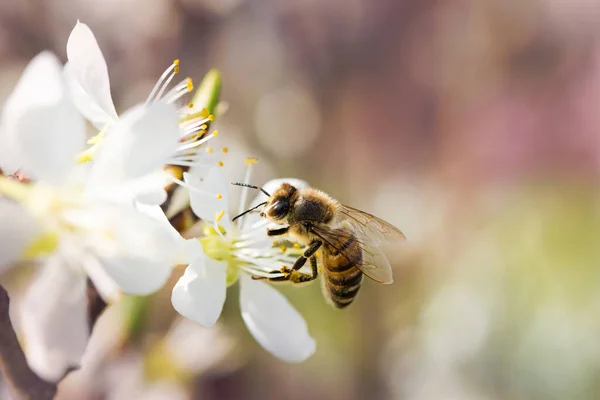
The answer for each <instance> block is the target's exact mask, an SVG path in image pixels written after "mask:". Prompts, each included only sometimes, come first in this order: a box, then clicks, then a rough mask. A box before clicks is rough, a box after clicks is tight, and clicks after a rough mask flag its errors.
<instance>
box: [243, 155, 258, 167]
mask: <svg viewBox="0 0 600 400" xmlns="http://www.w3.org/2000/svg"><path fill="white" fill-rule="evenodd" d="M244 163H246V165H253V164H257V163H258V158H256V157H247V158H246V159H245V160H244Z"/></svg>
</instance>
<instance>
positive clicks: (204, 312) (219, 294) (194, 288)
mask: <svg viewBox="0 0 600 400" xmlns="http://www.w3.org/2000/svg"><path fill="white" fill-rule="evenodd" d="M226 273H227V263H226V262H224V261H216V260H213V259H211V258H209V257H207V256H204V257H202V258H200V259H198V260H196V261H194V262H193V263H192V264H190V265H189V266H188V267H187V268H186V270H185V273H184V274H183V276H182V277H181V278H180V279H179V281H178V282H177V284H176V285H175V287H174V288H173V293H172V295H171V302H172V303H173V307H174V308H175V310H177V312H178V313H179V314H181V315H183V316H184V317H186V318H189V319H191V320H192V321H195V322H197V323H199V324H201V325H203V326H205V327H207V328H209V327H211V326H213V325H214V324H215V322H217V320H218V319H219V316H220V315H221V311H222V310H223V304H224V303H225V293H226V291H227V287H226V277H225V275H226Z"/></svg>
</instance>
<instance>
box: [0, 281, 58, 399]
mask: <svg viewBox="0 0 600 400" xmlns="http://www.w3.org/2000/svg"><path fill="white" fill-rule="evenodd" d="M9 305H10V298H9V297H8V293H7V292H6V290H5V289H4V288H3V287H2V286H1V285H0V369H1V370H2V372H3V373H4V377H5V378H6V382H7V383H8V386H9V389H10V390H11V394H12V395H13V397H14V398H15V399H18V400H21V399H31V400H38V399H39V400H46V399H47V400H51V399H53V398H54V396H55V395H56V384H54V383H49V382H46V381H44V380H43V379H41V378H40V377H39V376H37V375H36V374H35V372H33V371H32V370H31V368H29V365H28V364H27V359H26V358H25V353H23V350H22V349H21V345H20V344H19V340H18V339H17V335H16V333H15V330H14V328H13V325H12V322H11V321H10V316H9Z"/></svg>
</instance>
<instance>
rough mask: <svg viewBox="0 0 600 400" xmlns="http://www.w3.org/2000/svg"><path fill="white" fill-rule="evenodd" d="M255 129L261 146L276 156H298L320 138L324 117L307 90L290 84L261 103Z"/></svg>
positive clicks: (256, 115)
mask: <svg viewBox="0 0 600 400" xmlns="http://www.w3.org/2000/svg"><path fill="white" fill-rule="evenodd" d="M254 129H255V130H256V132H257V134H258V138H259V140H260V142H261V144H262V145H263V146H264V147H265V148H267V149H269V150H270V151H271V152H272V153H273V154H274V155H275V156H276V157H281V158H288V157H297V156H300V155H302V154H303V153H304V152H306V151H307V150H309V149H310V148H311V146H313V145H314V144H315V141H316V140H317V139H318V137H319V133H320V130H321V115H320V113H319V108H318V106H317V104H316V102H315V99H314V98H313V97H312V96H311V94H310V92H309V91H308V90H307V89H306V88H305V87H303V86H299V85H290V86H287V87H282V88H279V89H277V90H274V91H272V92H269V93H266V94H265V95H264V96H263V97H262V98H261V99H260V100H259V102H258V106H257V109H256V114H255V122H254Z"/></svg>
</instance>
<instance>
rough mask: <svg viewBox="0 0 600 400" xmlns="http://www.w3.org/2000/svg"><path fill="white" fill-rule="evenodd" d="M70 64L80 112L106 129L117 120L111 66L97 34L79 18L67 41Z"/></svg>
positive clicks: (69, 78) (69, 73) (69, 76)
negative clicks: (109, 75) (112, 90)
mask: <svg viewBox="0 0 600 400" xmlns="http://www.w3.org/2000/svg"><path fill="white" fill-rule="evenodd" d="M67 57H68V59H69V62H68V64H67V65H66V66H65V77H66V78H67V83H68V85H69V89H70V90H71V94H72V96H73V100H74V101H75V104H76V105H77V107H78V108H79V110H80V112H81V113H82V114H83V115H84V116H85V117H86V118H87V119H88V120H90V122H92V123H93V124H94V126H95V127H96V128H98V129H99V130H102V129H103V128H104V126H105V125H106V124H109V123H112V122H115V121H116V120H117V118H118V117H117V112H116V110H115V106H114V104H113V101H112V97H111V95H110V81H109V79H108V70H107V67H106V61H104V56H103V55H102V51H101V50H100V47H99V46H98V42H97V41H96V38H95V37H94V34H93V33H92V31H91V30H90V28H89V27H88V26H87V25H86V24H82V23H81V22H79V21H77V24H76V25H75V28H73V31H71V35H70V36H69V40H68V42H67Z"/></svg>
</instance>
